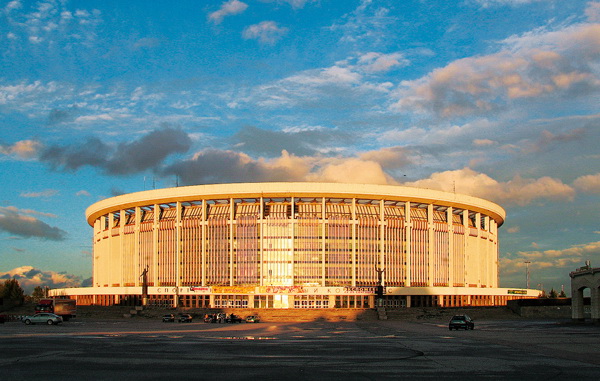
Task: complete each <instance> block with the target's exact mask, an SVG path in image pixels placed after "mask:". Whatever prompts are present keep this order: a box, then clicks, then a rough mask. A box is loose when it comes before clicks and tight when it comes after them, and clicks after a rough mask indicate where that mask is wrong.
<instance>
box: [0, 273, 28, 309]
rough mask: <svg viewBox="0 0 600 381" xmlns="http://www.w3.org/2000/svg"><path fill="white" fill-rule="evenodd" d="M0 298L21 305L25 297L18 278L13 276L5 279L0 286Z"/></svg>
mask: <svg viewBox="0 0 600 381" xmlns="http://www.w3.org/2000/svg"><path fill="white" fill-rule="evenodd" d="M0 298H3V299H4V300H9V301H12V302H13V303H14V304H16V305H21V304H23V300H24V299H25V292H24V291H23V289H22V288H21V285H19V281H18V280H16V279H14V278H13V279H7V280H5V281H4V284H2V285H1V286H0Z"/></svg>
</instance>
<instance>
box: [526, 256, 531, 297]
mask: <svg viewBox="0 0 600 381" xmlns="http://www.w3.org/2000/svg"><path fill="white" fill-rule="evenodd" d="M530 263H531V261H525V279H526V280H527V283H525V288H526V289H528V290H529V264H530Z"/></svg>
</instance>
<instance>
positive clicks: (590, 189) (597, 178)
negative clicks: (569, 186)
mask: <svg viewBox="0 0 600 381" xmlns="http://www.w3.org/2000/svg"><path fill="white" fill-rule="evenodd" d="M573 185H574V186H575V188H577V189H578V190H580V191H581V192H584V193H600V173H596V174H595V175H585V176H580V177H578V178H576V179H575V181H574V182H573Z"/></svg>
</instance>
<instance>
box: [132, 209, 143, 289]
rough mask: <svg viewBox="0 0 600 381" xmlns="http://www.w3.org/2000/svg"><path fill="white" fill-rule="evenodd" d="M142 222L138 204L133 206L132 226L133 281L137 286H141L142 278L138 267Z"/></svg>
mask: <svg viewBox="0 0 600 381" xmlns="http://www.w3.org/2000/svg"><path fill="white" fill-rule="evenodd" d="M141 223H142V209H141V208H140V207H139V206H136V207H135V222H134V226H133V241H134V242H133V267H134V269H135V270H134V272H133V273H134V277H135V278H134V282H135V284H136V285H138V286H142V278H141V277H140V275H141V273H142V271H143V270H142V269H140V225H141Z"/></svg>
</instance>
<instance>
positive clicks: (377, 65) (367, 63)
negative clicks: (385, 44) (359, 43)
mask: <svg viewBox="0 0 600 381" xmlns="http://www.w3.org/2000/svg"><path fill="white" fill-rule="evenodd" d="M409 63H410V61H408V60H407V59H406V58H404V56H403V55H402V54H401V53H391V54H383V53H375V52H370V53H366V54H363V55H362V56H360V57H359V58H358V64H359V65H360V66H361V68H362V70H364V71H366V72H368V73H378V72H386V71H390V70H392V69H393V68H396V67H403V66H406V65H408V64H409Z"/></svg>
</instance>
